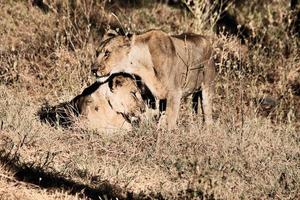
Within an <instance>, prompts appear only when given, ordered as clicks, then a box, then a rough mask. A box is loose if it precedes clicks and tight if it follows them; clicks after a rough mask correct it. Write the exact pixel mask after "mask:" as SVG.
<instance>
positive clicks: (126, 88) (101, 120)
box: [44, 75, 145, 132]
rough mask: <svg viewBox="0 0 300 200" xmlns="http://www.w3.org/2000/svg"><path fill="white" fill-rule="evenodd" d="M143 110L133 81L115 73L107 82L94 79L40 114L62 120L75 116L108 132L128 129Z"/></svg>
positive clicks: (143, 105) (82, 122)
mask: <svg viewBox="0 0 300 200" xmlns="http://www.w3.org/2000/svg"><path fill="white" fill-rule="evenodd" d="M144 110H145V104H144V101H143V99H142V97H141V94H140V90H139V89H138V87H137V85H136V83H135V81H134V80H133V79H132V78H131V77H129V76H128V75H127V76H124V75H117V76H115V77H111V79H110V80H108V82H105V83H97V82H96V83H94V84H93V85H91V86H90V87H88V88H86V89H85V90H84V91H83V92H82V94H80V95H78V96H76V97H75V98H74V99H72V100H71V101H70V102H68V103H63V104H60V105H58V106H55V107H54V108H53V109H52V113H51V112H50V115H49V113H48V116H46V117H44V118H45V120H46V121H49V122H51V121H53V122H54V121H55V120H58V122H62V123H64V122H63V121H68V118H70V117H71V119H76V118H74V116H79V118H77V119H76V120H75V121H77V122H79V124H83V125H84V126H85V125H86V126H87V127H90V128H93V129H97V130H101V131H108V132H111V131H116V130H119V129H125V130H131V129H132V123H135V122H137V121H138V120H139V118H140V116H141V114H142V113H143V112H144ZM51 114H52V115H51ZM53 114H54V115H53ZM57 116H58V117H59V118H60V119H57ZM72 116H73V117H72ZM47 118H48V119H47ZM53 118H54V119H53ZM54 123H55V122H54Z"/></svg>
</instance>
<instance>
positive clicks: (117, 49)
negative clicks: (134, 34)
mask: <svg viewBox="0 0 300 200" xmlns="http://www.w3.org/2000/svg"><path fill="white" fill-rule="evenodd" d="M129 52H130V38H129V37H126V36H115V37H112V38H109V39H106V40H105V41H103V42H102V44H101V45H100V47H99V48H98V50H97V51H96V59H95V61H94V63H93V65H92V73H93V74H94V75H95V76H96V78H97V80H100V81H101V78H102V80H106V79H107V78H108V77H109V76H110V75H112V74H114V73H119V72H123V70H122V68H123V67H124V65H126V64H127V57H128V54H129Z"/></svg>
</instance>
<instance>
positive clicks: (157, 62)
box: [92, 30, 215, 129]
mask: <svg viewBox="0 0 300 200" xmlns="http://www.w3.org/2000/svg"><path fill="white" fill-rule="evenodd" d="M92 72H93V73H94V75H95V76H96V77H97V80H98V81H100V82H102V81H105V80H106V79H107V78H108V77H110V76H111V75H112V74H115V73H120V72H125V73H129V74H134V75H137V76H139V77H140V78H141V79H142V81H143V82H144V83H145V85H146V86H147V87H148V88H149V89H150V91H151V92H152V93H153V95H154V96H155V97H156V98H157V99H159V100H163V99H165V100H166V101H167V106H166V121H167V126H168V129H174V128H175V127H176V120H177V118H178V113H179V109H180V101H181V99H182V98H183V97H187V96H188V95H191V94H194V93H196V92H198V91H202V107H203V112H204V119H205V121H206V123H207V124H211V123H212V96H213V93H214V79H215V64H214V60H213V50H212V45H211V44H210V42H209V40H208V39H207V38H206V37H204V36H201V35H197V34H188V33H185V34H181V35H173V36H170V35H168V34H166V33H165V32H163V31H160V30H151V31H148V32H145V33H143V34H140V35H133V36H131V37H127V36H115V37H111V38H109V39H106V40H105V41H103V42H102V44H101V46H100V48H99V53H98V55H97V58H96V60H95V62H94V65H93V66H92Z"/></svg>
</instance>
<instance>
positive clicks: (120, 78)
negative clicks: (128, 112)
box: [110, 76, 126, 91]
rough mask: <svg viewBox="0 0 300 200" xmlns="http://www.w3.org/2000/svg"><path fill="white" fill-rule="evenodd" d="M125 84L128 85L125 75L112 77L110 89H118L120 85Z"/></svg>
mask: <svg viewBox="0 0 300 200" xmlns="http://www.w3.org/2000/svg"><path fill="white" fill-rule="evenodd" d="M124 85H126V80H125V77H123V76H116V77H114V78H113V79H112V82H111V87H110V89H111V90H112V91H113V90H114V89H116V88H118V87H122V86H124Z"/></svg>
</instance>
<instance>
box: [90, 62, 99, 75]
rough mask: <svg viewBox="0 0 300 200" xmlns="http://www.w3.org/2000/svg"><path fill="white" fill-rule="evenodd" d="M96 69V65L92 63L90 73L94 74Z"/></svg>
mask: <svg viewBox="0 0 300 200" xmlns="http://www.w3.org/2000/svg"><path fill="white" fill-rule="evenodd" d="M97 71H98V67H97V65H95V64H94V65H92V67H91V72H92V74H93V75H96V74H97Z"/></svg>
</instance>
